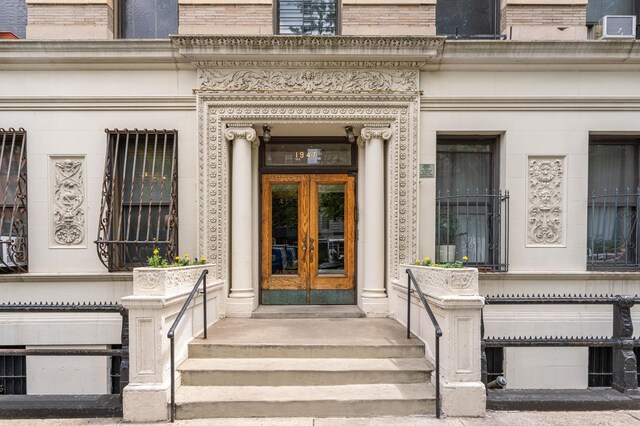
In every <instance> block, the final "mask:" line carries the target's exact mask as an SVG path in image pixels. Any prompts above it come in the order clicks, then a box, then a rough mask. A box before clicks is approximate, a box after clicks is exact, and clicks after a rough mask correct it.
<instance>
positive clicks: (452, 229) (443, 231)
mask: <svg viewBox="0 0 640 426" xmlns="http://www.w3.org/2000/svg"><path fill="white" fill-rule="evenodd" d="M439 225H440V228H439V235H438V243H439V244H440V245H441V246H445V245H455V244H456V237H457V236H458V218H457V217H456V216H455V215H452V214H441V215H440V221H439Z"/></svg>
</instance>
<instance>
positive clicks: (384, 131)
mask: <svg viewBox="0 0 640 426" xmlns="http://www.w3.org/2000/svg"><path fill="white" fill-rule="evenodd" d="M392 134H393V132H392V130H391V129H390V128H389V126H388V125H386V124H384V125H381V124H369V125H365V127H364V128H363V129H362V131H361V132H360V138H359V140H358V144H359V145H360V146H363V145H364V146H365V172H364V173H365V175H364V186H365V192H364V210H365V212H366V214H365V216H364V233H363V235H364V238H365V241H364V257H363V259H364V262H365V265H364V280H363V282H364V288H363V291H362V305H363V309H364V311H365V312H366V313H367V314H369V315H385V314H386V313H388V310H389V299H388V298H387V293H386V291H385V274H384V265H385V261H384V259H385V252H384V242H385V238H384V236H385V231H384V230H385V229H386V226H385V215H384V142H385V141H387V140H389V139H391V136H392Z"/></svg>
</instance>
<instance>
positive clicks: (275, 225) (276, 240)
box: [271, 183, 298, 275]
mask: <svg viewBox="0 0 640 426" xmlns="http://www.w3.org/2000/svg"><path fill="white" fill-rule="evenodd" d="M271 218H272V219H271V238H272V246H271V273H272V274H285V275H297V274H298V184H297V183H293V184H274V185H272V186H271Z"/></svg>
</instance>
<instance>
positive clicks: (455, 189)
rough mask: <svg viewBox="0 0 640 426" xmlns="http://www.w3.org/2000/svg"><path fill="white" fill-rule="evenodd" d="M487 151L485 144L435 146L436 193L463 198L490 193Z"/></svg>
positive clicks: (488, 149) (489, 170)
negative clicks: (456, 195)
mask: <svg viewBox="0 0 640 426" xmlns="http://www.w3.org/2000/svg"><path fill="white" fill-rule="evenodd" d="M490 150H491V147H490V146H489V145H488V144H458V145H448V144H447V145H438V155H437V163H436V182H437V189H438V191H439V193H440V194H441V195H445V194H446V193H447V191H448V192H449V193H450V194H452V195H454V194H456V193H460V194H466V192H467V190H468V191H472V192H474V193H475V192H476V190H478V191H480V192H482V193H484V192H485V191H487V190H490V189H491V173H492V171H491V151H490Z"/></svg>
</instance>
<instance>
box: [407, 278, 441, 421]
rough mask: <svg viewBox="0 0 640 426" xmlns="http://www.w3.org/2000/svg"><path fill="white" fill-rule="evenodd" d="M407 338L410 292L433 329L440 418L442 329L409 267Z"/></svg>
mask: <svg viewBox="0 0 640 426" xmlns="http://www.w3.org/2000/svg"><path fill="white" fill-rule="evenodd" d="M406 272H407V339H411V294H412V293H418V297H419V298H420V301H421V302H422V306H423V307H424V309H425V310H426V311H427V314H428V315H429V318H430V319H431V323H432V324H433V327H434V329H435V339H436V348H435V349H436V365H435V367H436V418H438V419H439V418H440V414H441V413H440V337H442V329H441V328H440V324H438V320H437V319H436V317H435V316H434V315H433V311H432V310H431V307H430V306H429V303H428V302H427V299H426V298H425V297H424V293H423V292H422V290H421V289H420V286H419V285H418V282H417V281H416V277H414V276H413V272H412V271H411V269H407V270H406ZM411 283H413V286H414V287H415V290H413V289H411Z"/></svg>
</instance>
